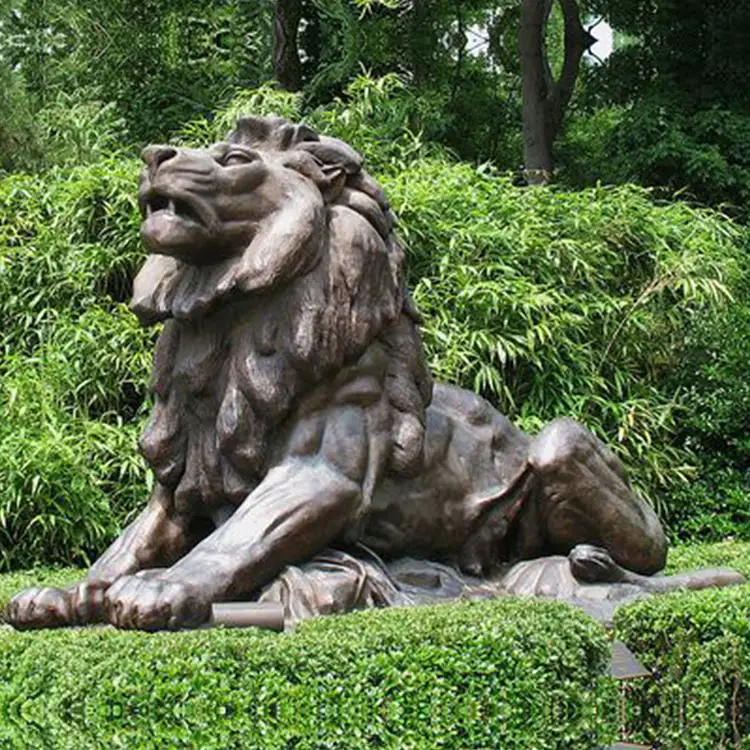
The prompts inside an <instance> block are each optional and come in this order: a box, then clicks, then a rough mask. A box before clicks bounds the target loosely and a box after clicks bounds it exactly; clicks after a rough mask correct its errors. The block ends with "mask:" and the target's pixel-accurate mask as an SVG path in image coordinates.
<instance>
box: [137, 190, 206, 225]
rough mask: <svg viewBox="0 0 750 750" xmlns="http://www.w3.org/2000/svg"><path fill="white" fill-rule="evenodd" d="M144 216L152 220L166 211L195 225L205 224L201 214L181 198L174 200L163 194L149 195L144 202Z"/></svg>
mask: <svg viewBox="0 0 750 750" xmlns="http://www.w3.org/2000/svg"><path fill="white" fill-rule="evenodd" d="M143 206H144V214H145V217H146V218H147V219H149V218H151V216H153V215H154V214H156V213H159V212H161V211H164V212H166V213H168V214H172V215H173V216H177V217H178V218H180V219H182V220H184V221H189V222H192V223H193V224H201V225H203V224H204V222H203V220H202V219H201V217H200V214H199V213H198V212H197V211H196V210H195V209H194V208H193V207H192V206H191V205H190V203H188V202H187V201H185V200H182V199H181V198H172V197H170V196H168V195H163V194H162V193H151V194H150V195H148V196H147V197H146V199H145V201H144V202H143Z"/></svg>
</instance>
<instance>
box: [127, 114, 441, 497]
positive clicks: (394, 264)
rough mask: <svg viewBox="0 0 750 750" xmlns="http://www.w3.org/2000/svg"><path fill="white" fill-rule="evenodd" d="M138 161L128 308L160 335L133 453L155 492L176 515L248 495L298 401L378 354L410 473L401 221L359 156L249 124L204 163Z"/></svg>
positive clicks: (412, 363) (409, 313) (314, 137)
mask: <svg viewBox="0 0 750 750" xmlns="http://www.w3.org/2000/svg"><path fill="white" fill-rule="evenodd" d="M143 158H144V161H145V163H146V167H145V169H144V170H143V174H142V177H141V185H140V192H139V203H140V209H141V213H142V217H143V223H142V226H141V235H142V238H143V241H144V244H145V246H146V248H147V249H148V250H149V252H150V256H149V258H148V259H147V261H146V263H145V264H144V266H143V268H142V269H141V271H140V272H139V274H138V276H137V277H136V279H135V282H134V293H133V301H132V309H133V310H134V311H135V313H136V314H137V315H138V317H139V319H140V320H141V322H142V323H144V324H151V323H154V322H157V321H166V323H165V328H164V330H163V332H162V334H161V337H160V342H159V344H158V346H157V353H156V357H155V366H154V376H153V388H154V391H155V395H156V404H155V408H154V412H153V415H152V420H151V423H150V425H149V427H147V429H146V431H145V433H144V435H143V437H142V440H141V448H142V450H143V453H144V455H145V456H146V458H147V460H149V462H150V463H151V465H152V466H153V468H154V469H155V471H156V474H157V476H158V478H159V479H160V481H161V482H162V483H164V484H165V485H166V486H169V487H171V488H173V489H174V491H175V497H176V498H177V500H178V501H179V500H180V498H183V499H185V501H186V502H187V500H188V499H189V498H191V497H196V496H200V497H201V498H204V499H205V498H206V497H207V496H210V495H217V496H223V497H226V496H230V497H235V496H239V495H242V493H246V492H248V491H249V490H250V489H251V488H252V486H253V484H254V483H255V482H257V480H258V478H259V477H260V476H262V474H263V472H264V470H265V469H266V468H267V460H268V452H269V444H270V442H272V441H271V436H272V434H273V432H274V429H275V428H278V427H279V426H280V425H281V424H282V422H283V421H284V419H285V418H286V417H287V416H288V415H289V414H290V413H291V412H292V411H293V409H294V408H295V405H296V404H297V402H298V401H299V399H300V397H301V396H302V395H303V394H304V393H305V392H307V391H310V390H311V388H313V387H314V386H315V384H316V383H319V382H321V381H323V380H324V379H325V378H330V377H331V376H332V375H333V374H335V373H336V372H338V371H339V370H340V369H341V368H342V367H344V366H351V365H352V364H354V363H356V362H357V361H358V359H359V358H360V357H361V356H363V355H364V353H365V352H366V350H367V349H368V347H369V346H371V345H372V344H373V343H374V342H375V341H376V340H377V341H378V342H379V343H380V344H381V345H383V346H385V347H386V349H387V351H388V352H389V362H390V363H389V369H388V373H387V377H386V386H387V394H388V398H389V401H390V404H391V407H392V409H391V411H392V428H391V433H392V450H391V455H390V466H391V469H392V470H394V471H397V472H399V473H404V472H413V471H416V470H418V468H419V466H420V465H421V461H422V452H423V442H424V427H425V408H426V406H427V404H428V403H429V400H430V397H431V379H430V376H429V374H428V372H427V370H426V368H425V365H424V361H423V353H422V346H421V341H420V338H419V334H418V331H417V323H418V315H417V313H416V310H415V309H414V307H413V304H412V303H411V301H410V298H409V295H408V293H407V291H406V287H405V282H404V253H403V250H402V248H401V246H400V244H399V242H398V240H397V238H396V236H395V234H394V224H395V218H394V215H393V213H392V212H391V210H390V207H389V204H388V201H387V199H386V196H385V194H384V192H383V190H382V189H381V188H380V186H379V185H378V184H377V183H376V182H375V180H373V179H372V177H370V176H369V175H368V174H367V172H365V171H364V170H363V168H362V160H361V157H360V156H359V154H357V153H356V152H355V151H354V150H353V149H352V148H351V147H350V146H348V145H347V144H345V143H344V142H342V141H340V140H337V139H334V138H328V137H326V136H322V135H318V134H316V133H315V132H314V131H313V130H311V129H310V128H309V127H307V126H305V125H292V124H290V123H288V122H286V121H285V120H283V119H280V118H258V117H248V118H243V119H241V120H240V121H239V122H238V125H237V128H236V130H234V131H233V132H232V133H230V134H229V136H228V137H227V139H226V140H225V141H222V142H220V143H217V144H215V145H214V146H212V147H211V148H209V149H182V148H173V147H169V146H153V147H149V148H148V149H146V150H145V151H144V155H143ZM185 361H187V362H189V363H190V366H189V367H186V366H185V365H184V363H185ZM197 405H200V408H198V406H197Z"/></svg>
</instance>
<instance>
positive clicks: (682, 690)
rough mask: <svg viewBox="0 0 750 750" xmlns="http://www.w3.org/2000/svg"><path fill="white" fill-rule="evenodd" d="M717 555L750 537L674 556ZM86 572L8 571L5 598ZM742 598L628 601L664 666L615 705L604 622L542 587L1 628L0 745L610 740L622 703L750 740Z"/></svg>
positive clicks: (711, 735) (636, 644) (657, 664)
mask: <svg viewBox="0 0 750 750" xmlns="http://www.w3.org/2000/svg"><path fill="white" fill-rule="evenodd" d="M709 566H727V567H732V568H734V569H736V570H739V571H740V572H742V573H744V574H745V575H747V576H749V577H750V544H748V543H743V544H739V543H731V542H725V543H721V544H704V545H693V546H683V547H677V548H675V549H673V550H672V551H671V552H670V561H669V566H668V572H678V571H683V570H690V569H696V568H701V567H709ZM80 576H81V571H80V570H76V569H73V568H66V569H61V570H50V569H38V570H32V571H25V572H19V573H13V574H8V575H2V576H0V610H1V609H2V608H4V606H5V604H6V602H7V600H8V599H9V598H10V596H11V595H12V594H14V593H15V592H17V591H18V590H20V589H22V588H24V587H25V586H28V585H32V584H37V585H49V584H53V585H64V584H66V583H68V582H71V581H73V580H75V579H77V578H79V577H80ZM748 612H750V586H739V587H734V588H730V589H725V590H717V591H704V592H692V593H681V594H673V595H669V596H664V597H661V598H657V599H651V600H646V601H643V602H638V603H636V604H633V605H631V606H629V607H626V608H624V609H622V610H620V611H619V612H618V614H617V616H616V618H615V632H614V637H616V638H617V639H620V640H624V641H625V642H626V643H627V644H628V645H629V646H630V648H631V649H633V651H634V652H635V653H636V655H637V656H638V658H639V659H640V660H641V661H642V662H643V663H644V665H646V666H647V667H648V668H649V669H651V670H652V672H653V674H654V679H653V680H644V681H638V682H636V683H632V684H631V685H630V686H629V687H628V690H627V694H626V695H625V696H624V697H622V698H621V702H620V704H619V705H618V701H617V698H616V697H615V696H614V695H613V693H612V684H611V682H610V681H609V680H607V679H604V678H602V677H601V674H602V669H603V666H604V663H605V660H606V654H607V646H606V636H605V634H604V632H603V630H602V629H601V628H600V627H599V626H598V625H596V624H595V623H593V622H590V621H588V620H587V619H586V618H584V617H583V616H582V615H580V614H579V613H578V612H576V611H573V610H570V609H569V608H568V607H566V606H564V605H561V604H557V603H549V602H542V601H527V600H526V601H519V600H500V601H494V602H481V603H470V604H459V605H453V606H451V605H443V606H439V607H429V608H420V609H414V610H388V611H382V610H381V611H373V612H363V613H356V614H353V615H348V616H345V617H331V618H327V619H323V620H319V621H317V622H312V623H307V624H304V625H302V626H301V627H300V628H298V629H297V630H296V631H295V632H294V633H291V634H285V635H283V636H278V635H274V634H269V633H262V632H255V631H231V630H224V631H220V630H215V631H211V632H208V631H198V632H188V633H161V634H157V635H147V634H142V633H127V632H117V631H113V630H111V629H104V628H87V629H82V630H67V631H57V632H54V631H53V632H43V633H16V632H14V631H12V630H11V629H10V628H7V627H0V747H3V748H5V747H8V748H16V747H18V748H24V747H33V748H36V747H45V748H51V749H53V748H58V747H59V748H76V750H77V749H78V748H82V749H85V748H88V747H103V746H106V747H113V748H118V747H123V748H131V747H138V748H141V747H143V748H150V747H163V746H165V743H169V744H168V746H169V747H201V748H214V747H216V748H232V747H242V748H255V747H258V748H264V749H265V748H282V747H283V748H292V747H294V748H359V747H363V748H364V747H368V748H369V747H387V748H391V747H392V748H425V747H430V748H433V747H434V748H438V747H446V748H453V747H462V748H491V747H498V748H511V747H512V748H515V747H519V748H520V747H523V748H573V747H575V748H585V747H596V746H597V745H596V742H600V743H604V742H606V741H609V740H610V739H612V736H613V734H614V728H615V727H616V726H617V724H618V722H619V721H620V720H621V718H620V715H619V710H620V708H622V706H623V705H624V706H625V707H626V708H627V716H628V718H629V719H631V721H633V720H634V721H635V724H632V723H631V724H630V725H629V726H625V727H620V730H621V731H629V732H630V736H631V738H632V739H643V740H645V741H649V742H654V741H657V740H658V741H659V742H660V743H661V744H660V745H658V746H660V747H674V748H704V747H705V748H708V747H710V748H730V747H731V748H736V747H750V740H748V739H744V738H742V735H743V734H744V735H748V737H750V726H748V718H747V717H750V688H749V687H748V683H750V621H749V620H748ZM622 701H625V703H622ZM613 712H614V713H618V715H613ZM738 736H739V737H740V738H742V739H738ZM742 742H744V743H745V744H744V745H743V744H741V743H742ZM737 743H740V744H737Z"/></svg>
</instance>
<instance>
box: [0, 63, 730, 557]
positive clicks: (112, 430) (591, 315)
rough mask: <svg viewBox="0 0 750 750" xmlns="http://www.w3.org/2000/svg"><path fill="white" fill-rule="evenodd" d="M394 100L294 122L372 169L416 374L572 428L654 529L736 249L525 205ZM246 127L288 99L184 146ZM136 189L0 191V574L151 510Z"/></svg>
mask: <svg viewBox="0 0 750 750" xmlns="http://www.w3.org/2000/svg"><path fill="white" fill-rule="evenodd" d="M400 87H401V84H400V83H399V81H398V79H396V78H395V77H389V78H386V79H380V80H372V79H369V78H366V77H363V78H361V79H358V80H357V81H356V82H355V84H354V85H353V86H352V87H351V90H350V92H349V98H347V99H342V100H337V101H336V102H334V104H333V105H331V107H330V108H328V109H326V110H320V111H316V112H314V113H312V115H311V117H310V120H311V122H312V123H313V124H315V125H317V126H319V127H322V128H324V129H325V130H326V131H327V132H329V133H332V134H334V135H339V136H341V137H344V138H346V139H348V140H351V141H352V142H353V144H354V145H355V146H356V147H357V148H359V149H360V150H361V151H362V152H363V153H364V154H365V155H366V156H367V157H368V159H369V162H368V164H369V165H370V167H371V168H372V169H373V170H374V171H375V173H376V175H377V176H378V178H379V179H381V180H382V183H383V185H384V187H385V189H386V190H387V192H388V194H389V196H390V198H391V200H392V203H393V205H394V208H395V210H396V212H397V213H398V214H399V215H400V217H401V233H402V236H403V238H404V242H405V246H406V248H407V257H408V263H409V268H410V283H411V286H412V288H413V290H414V296H415V299H416V300H417V303H418V304H419V305H420V307H421V308H422V310H423V312H424V314H425V326H424V340H425V345H426V348H427V351H428V357H429V362H430V366H431V367H432V369H433V371H434V372H435V374H436V375H437V376H438V377H439V378H441V379H444V380H448V381H450V382H454V383H457V384H460V385H463V386H465V387H468V388H472V389H475V390H477V391H479V392H481V393H482V394H484V395H485V396H487V397H488V398H489V399H491V400H492V401H493V402H494V403H496V404H497V405H498V407H499V408H500V409H502V410H504V411H505V412H506V413H507V414H509V416H510V417H511V418H512V419H514V420H516V421H517V422H518V423H519V424H520V425H521V426H522V427H524V428H525V429H528V430H531V431H533V430H536V429H538V428H539V427H540V425H541V424H542V423H543V422H544V421H546V420H549V419H551V418H553V417H556V416H560V415H570V416H573V417H576V418H578V419H580V420H581V421H582V422H584V423H585V424H587V425H589V426H590V427H591V428H592V429H593V430H595V431H596V432H597V433H598V434H599V435H600V436H601V437H602V438H603V439H604V440H605V441H607V442H608V443H609V444H611V445H613V447H614V448H615V450H616V451H617V452H618V453H619V454H620V455H621V457H622V458H623V459H624V460H625V462H626V463H627V464H628V465H629V466H630V467H631V468H632V469H633V472H632V473H633V478H634V480H635V482H636V484H637V486H638V487H639V488H640V489H641V490H642V491H644V492H646V493H647V494H649V495H650V497H651V498H652V500H654V501H655V502H656V504H657V505H658V506H659V509H660V511H662V512H664V511H665V509H666V503H667V501H668V500H669V496H668V495H666V494H665V492H666V490H668V489H669V488H672V487H674V486H675V484H676V483H679V482H680V481H683V480H685V479H686V478H687V477H688V476H689V460H690V456H689V455H688V454H687V453H686V452H685V451H684V450H683V449H682V448H681V446H679V445H676V444H675V443H674V438H675V432H676V426H677V420H678V418H680V417H681V415H682V409H683V401H682V400H681V398H682V395H680V394H678V395H677V396H675V392H674V388H672V387H671V386H667V385H665V383H667V381H666V380H665V375H666V374H667V373H669V372H671V371H674V369H675V368H676V367H677V366H678V364H679V356H680V352H681V350H682V349H683V348H684V346H685V345H686V341H687V340H688V337H689V335H690V332H691V330H692V328H693V327H694V325H695V321H696V320H698V319H699V318H700V319H703V318H702V317H701V316H704V315H705V312H706V310H709V309H714V308H721V307H722V306H723V305H724V304H725V303H726V301H727V300H728V299H729V293H730V292H731V290H732V289H733V287H734V286H735V282H736V279H737V277H738V276H739V273H740V271H739V268H740V267H739V264H738V261H737V259H738V257H739V255H740V253H741V249H742V243H741V236H740V233H739V230H738V229H737V228H736V227H735V226H734V225H733V224H732V223H731V222H729V221H727V220H726V219H725V218H724V217H722V216H721V215H720V214H717V213H713V212H710V211H697V210H694V209H691V208H690V207H688V206H686V205H684V204H681V203H677V204H672V205H658V204H656V203H655V202H654V201H653V200H652V197H651V195H650V194H649V193H648V192H647V191H646V190H643V189H641V188H636V187H632V186H624V187H620V188H615V189H606V188H596V189H590V190H586V191H583V192H580V193H574V192H564V191H559V190H552V189H539V190H532V191H529V190H524V189H519V188H517V187H514V186H513V185H512V184H511V181H510V180H509V179H508V178H507V177H505V176H503V175H499V174H496V173H495V172H493V171H492V170H490V169H488V168H484V167H479V168H475V167H472V166H469V165H468V164H462V163H457V162H455V161H453V160H452V159H451V158H449V157H448V156H446V155H445V154H444V153H441V152H440V151H439V150H437V149H435V148H433V147H427V146H426V145H425V144H424V143H423V141H422V139H421V137H420V136H419V134H415V133H413V132H412V131H411V130H409V128H408V122H409V118H410V116H411V113H413V109H412V104H413V102H410V101H408V100H402V99H401V98H400V97H401V88H400ZM246 107H252V108H253V109H255V110H256V111H257V112H260V113H263V112H265V113H267V112H269V111H271V110H279V111H282V112H284V113H285V114H287V115H289V116H293V115H294V113H295V112H296V111H297V108H298V107H299V100H298V98H296V97H295V96H294V95H290V94H286V93H283V92H279V91H277V90H275V89H273V88H272V87H268V86H266V87H264V88H262V89H260V90H257V91H253V92H246V93H245V94H243V95H242V96H241V97H240V98H238V99H237V100H236V101H235V102H234V103H233V104H231V105H229V107H228V109H227V114H224V115H221V114H220V115H219V116H217V117H216V118H215V119H214V120H213V121H210V122H209V121H208V120H205V119H200V118H199V119H197V120H196V121H195V122H194V123H193V124H192V125H191V126H186V127H185V130H184V133H183V138H184V139H195V140H197V141H201V140H203V141H205V140H211V139H213V138H214V137H216V135H217V134H218V131H219V130H221V131H222V132H223V131H224V130H225V129H226V126H227V125H229V120H231V119H233V118H234V115H235V114H236V113H237V112H239V111H241V110H243V109H245V108H246ZM138 168H139V167H138V163H137V162H136V161H135V160H133V159H130V158H128V157H125V156H122V155H120V156H117V155H114V156H107V157H103V158H101V159H98V160H96V161H94V162H92V163H90V164H84V165H82V166H77V167H69V168H62V167H54V168H52V169H49V170H48V171H47V172H45V173H44V174H42V175H33V176H29V175H21V174H16V175H11V176H8V177H6V178H4V179H2V180H0V486H1V487H2V488H3V491H2V493H0V544H2V548H0V568H5V569H8V568H11V567H14V566H28V565H31V564H33V563H35V562H43V561H48V562H49V561H53V560H54V561H57V562H64V561H66V560H68V561H71V560H76V561H84V560H86V559H87V558H90V557H93V556H96V555H97V554H99V553H100V552H101V550H102V549H103V548H104V546H105V545H106V544H107V543H108V542H109V541H110V540H111V538H112V535H113V534H114V533H115V530H116V529H117V528H119V527H121V526H122V524H123V523H124V522H125V520H126V519H127V518H128V517H130V515H131V514H132V513H134V512H135V510H136V508H137V507H139V506H140V505H142V503H143V502H144V499H145V496H146V494H147V492H148V486H147V474H146V469H145V466H144V465H143V462H142V461H141V460H140V459H139V458H138V457H137V454H136V450H135V436H136V434H137V432H138V431H139V429H140V425H141V422H142V419H143V417H144V414H145V412H146V411H147V409H148V401H147V400H146V390H147V387H146V382H147V377H148V369H149V364H148V363H149V361H150V356H151V349H152V346H153V335H154V332H144V331H141V330H140V329H139V328H138V326H137V325H136V323H135V319H134V318H133V316H131V315H130V313H128V312H127V310H126V309H125V308H124V306H123V303H124V302H125V301H126V300H127V299H128V297H129V293H130V286H131V282H132V277H133V275H134V273H135V270H136V268H137V267H138V265H139V263H140V262H141V261H142V258H143V251H142V250H141V248H140V243H139V239H138V214H137V211H136V206H135V196H136V180H137V174H138ZM84 519H85V520H84ZM31 537H33V538H34V541H33V543H29V542H30V539H31ZM66 550H67V552H66ZM66 555H67V556H66Z"/></svg>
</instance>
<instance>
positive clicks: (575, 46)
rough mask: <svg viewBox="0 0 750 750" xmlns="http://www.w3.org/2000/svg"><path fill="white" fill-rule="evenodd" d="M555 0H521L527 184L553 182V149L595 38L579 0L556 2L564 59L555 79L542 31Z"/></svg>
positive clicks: (524, 145) (521, 47)
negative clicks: (562, 23)
mask: <svg viewBox="0 0 750 750" xmlns="http://www.w3.org/2000/svg"><path fill="white" fill-rule="evenodd" d="M553 2H554V0H522V5H521V31H520V34H519V37H518V48H519V52H520V56H521V80H522V89H523V160H524V167H523V169H524V177H525V179H526V182H527V183H528V184H529V185H544V184H546V183H548V182H549V181H550V180H551V179H552V171H553V168H554V161H553V154H552V148H553V145H554V142H555V138H557V136H558V135H559V133H560V130H561V129H562V124H563V119H564V117H565V110H566V109H567V107H568V104H569V103H570V98H571V97H572V96H573V90H574V89H575V84H576V80H577V78H578V71H579V69H580V64H581V57H583V53H584V52H585V51H586V50H587V49H588V48H589V47H590V46H591V45H592V44H593V42H594V41H595V39H594V38H593V37H592V36H591V35H590V34H589V33H588V32H587V31H586V30H585V29H584V28H583V25H582V24H581V17H580V12H579V8H578V2H577V0H558V2H559V3H560V7H561V9H562V11H563V16H564V18H565V59H564V62H563V67H562V72H561V73H560V77H559V78H558V80H557V81H555V80H554V79H553V77H552V71H551V68H550V65H549V61H548V60H547V54H546V50H545V45H544V30H545V27H546V25H547V20H548V19H549V14H550V11H551V10H552V3H553Z"/></svg>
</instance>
